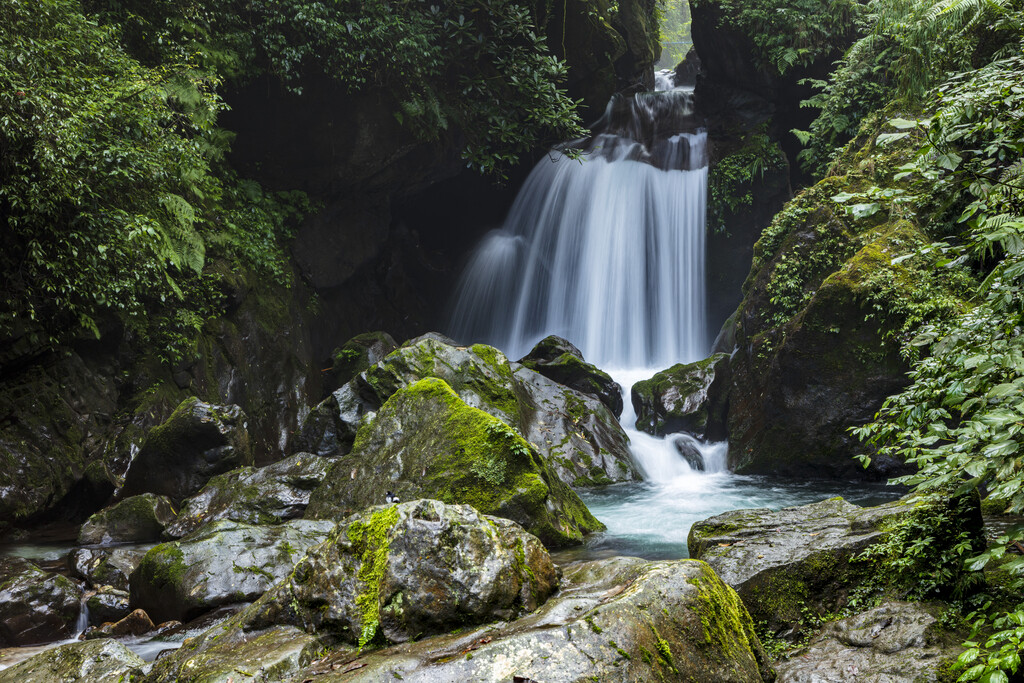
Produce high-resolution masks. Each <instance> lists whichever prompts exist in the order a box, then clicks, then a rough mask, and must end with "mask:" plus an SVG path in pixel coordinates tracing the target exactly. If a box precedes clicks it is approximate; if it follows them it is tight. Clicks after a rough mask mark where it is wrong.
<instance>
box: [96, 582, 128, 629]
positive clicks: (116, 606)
mask: <svg viewBox="0 0 1024 683" xmlns="http://www.w3.org/2000/svg"><path fill="white" fill-rule="evenodd" d="M85 605H86V607H88V608H89V623H91V624H103V623H106V622H108V621H109V622H115V621H119V620H121V619H123V618H125V617H126V616H128V614H129V613H130V612H131V608H130V607H129V606H128V591H127V590H118V589H116V588H111V587H110V586H104V587H103V588H101V589H100V590H98V591H96V592H95V593H94V594H92V595H90V596H89V597H88V598H87V599H86V601H85Z"/></svg>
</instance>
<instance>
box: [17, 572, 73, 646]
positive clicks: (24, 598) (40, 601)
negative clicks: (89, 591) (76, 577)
mask: <svg viewBox="0 0 1024 683" xmlns="http://www.w3.org/2000/svg"><path fill="white" fill-rule="evenodd" d="M81 597H82V589H81V588H79V586H78V585H77V584H76V583H75V582H74V581H72V580H71V579H69V578H67V577H65V576H61V575H60V574H53V573H50V572H46V571H43V570H42V569H40V568H39V567H37V566H36V565H35V564H33V563H31V562H29V561H28V560H23V559H21V558H15V557H3V556H0V647H11V646H15V645H18V646H20V645H34V644H36V643H48V642H52V641H54V640H64V639H66V638H70V637H71V636H72V635H73V629H74V625H75V621H76V619H77V618H78V614H79V612H80V611H81Z"/></svg>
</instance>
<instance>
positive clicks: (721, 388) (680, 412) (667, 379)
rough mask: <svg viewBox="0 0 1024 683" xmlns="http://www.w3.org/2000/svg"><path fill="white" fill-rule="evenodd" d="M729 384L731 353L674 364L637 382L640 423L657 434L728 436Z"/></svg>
mask: <svg viewBox="0 0 1024 683" xmlns="http://www.w3.org/2000/svg"><path fill="white" fill-rule="evenodd" d="M729 386H730V375H729V355H728V354H725V353H717V354H715V355H713V356H711V357H710V358H707V359H705V360H702V361H698V362H696V363H688V364H685V365H684V364H682V363H680V364H678V365H673V366H672V367H671V368H669V369H668V370H663V371H661V372H659V373H657V374H655V375H654V377H652V378H650V379H648V380H644V381H642V382H637V383H636V384H634V385H633V389H632V391H631V398H632V400H633V408H634V409H635V410H636V416H637V417H636V427H637V429H640V430H642V431H645V432H647V433H648V434H653V435H655V436H660V435H662V434H669V433H672V432H688V433H690V434H693V435H694V436H697V437H699V438H707V439H709V440H712V441H721V440H723V439H724V438H725V436H726V429H725V425H726V414H727V410H728V406H729Z"/></svg>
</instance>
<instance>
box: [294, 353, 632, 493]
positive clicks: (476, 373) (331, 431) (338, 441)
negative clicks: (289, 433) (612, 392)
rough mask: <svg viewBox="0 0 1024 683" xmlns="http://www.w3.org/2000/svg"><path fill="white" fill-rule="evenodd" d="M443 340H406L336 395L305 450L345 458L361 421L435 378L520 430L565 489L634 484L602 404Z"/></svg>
mask: <svg viewBox="0 0 1024 683" xmlns="http://www.w3.org/2000/svg"><path fill="white" fill-rule="evenodd" d="M444 339H445V338H443V337H440V335H433V334H428V335H424V336H423V337H420V338H418V339H416V340H412V341H411V342H406V345H403V346H402V348H400V349H398V350H396V351H394V352H392V353H391V354H389V355H388V356H387V357H386V358H385V359H384V360H382V361H381V362H379V363H377V364H376V365H374V366H372V367H370V368H368V369H367V370H365V371H364V372H361V373H360V374H358V375H356V377H355V378H354V379H352V380H351V381H350V382H348V383H347V384H345V385H344V386H342V387H341V388H340V389H338V390H337V391H336V392H334V393H333V394H332V395H331V396H330V397H328V398H327V399H325V400H324V401H323V402H322V403H321V404H320V405H319V406H317V407H316V408H314V409H313V411H312V412H311V413H310V415H309V417H308V418H307V420H306V422H305V423H304V424H303V430H302V437H301V441H302V443H303V444H304V445H305V447H306V448H308V449H309V450H310V451H312V452H314V453H317V454H319V455H325V456H330V455H342V454H345V453H348V452H349V451H350V450H351V448H352V444H353V442H354V441H355V437H356V432H357V430H358V429H359V425H360V423H361V421H362V419H363V418H364V417H366V416H367V415H369V414H371V413H374V412H376V411H377V410H379V409H380V407H381V406H382V405H384V402H385V401H387V399H388V398H389V397H391V396H392V395H393V394H394V393H395V392H396V391H398V390H399V389H401V388H403V387H408V386H410V385H412V384H415V383H416V382H418V381H419V380H421V379H426V378H438V379H442V380H444V381H445V382H446V383H447V384H448V385H449V386H450V387H451V388H452V389H453V390H454V391H455V393H456V394H458V396H459V398H461V399H462V400H463V401H464V402H465V403H466V404H468V405H470V406H472V407H474V408H479V409H480V410H482V411H484V412H486V413H488V414H490V415H492V416H493V417H495V418H497V419H499V420H501V421H502V422H504V423H505V424H507V425H509V426H510V427H514V428H516V429H518V430H519V431H520V433H522V434H523V435H524V436H525V437H526V439H527V441H529V442H531V443H532V444H533V445H534V446H536V447H537V450H538V451H539V452H540V454H541V455H542V456H544V458H545V459H546V460H547V461H548V462H549V463H550V464H551V466H552V467H553V468H554V471H555V473H556V474H557V475H558V476H559V478H560V479H562V481H564V482H565V483H567V484H570V485H573V486H589V485H595V484H609V483H613V482H620V481H632V480H635V479H638V478H639V475H638V474H637V472H636V469H635V467H634V465H633V461H632V457H631V455H630V453H629V439H628V437H627V436H626V434H625V432H623V431H622V428H621V426H620V425H619V423H618V421H617V420H616V418H615V415H614V414H613V413H612V412H611V411H610V410H609V409H608V408H607V407H606V406H605V405H604V404H603V403H601V401H599V400H597V399H596V398H594V397H592V396H590V395H587V394H582V393H580V392H578V391H575V390H574V389H571V388H569V387H566V386H563V385H561V384H558V383H557V382H555V381H553V380H550V379H548V378H547V377H544V376H543V375H541V374H538V373H536V372H534V371H532V370H530V369H528V368H526V367H524V366H522V365H519V364H518V363H510V362H509V360H508V359H507V358H506V357H505V355H504V354H503V353H501V351H499V350H497V349H495V348H493V347H490V346H486V345H484V344H474V345H473V346H470V347H461V346H456V345H455V343H454V342H451V340H448V341H447V342H446V341H444ZM448 342H450V343H448Z"/></svg>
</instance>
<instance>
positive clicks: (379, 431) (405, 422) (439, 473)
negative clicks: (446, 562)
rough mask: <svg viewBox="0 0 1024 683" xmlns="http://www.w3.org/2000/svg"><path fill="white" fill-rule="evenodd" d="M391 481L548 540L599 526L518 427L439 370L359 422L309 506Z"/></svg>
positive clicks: (357, 503)
mask: <svg viewBox="0 0 1024 683" xmlns="http://www.w3.org/2000/svg"><path fill="white" fill-rule="evenodd" d="M389 490H390V491H394V492H395V493H396V494H398V495H399V496H400V497H401V498H402V499H404V500H409V499H414V498H436V499H438V500H442V501H444V502H446V503H453V504H454V503H465V504H469V505H472V506H473V507H474V508H476V509H477V510H479V511H480V512H482V513H484V514H493V515H497V516H500V517H507V518H509V519H512V520H514V521H516V522H518V523H520V524H522V525H523V526H524V527H525V528H526V529H527V530H528V531H531V532H532V533H534V534H536V535H537V536H539V537H540V538H541V540H543V541H544V542H545V543H548V544H551V545H566V544H568V543H576V542H579V541H581V540H582V537H583V534H584V533H587V532H589V531H594V530H598V529H602V528H604V527H603V525H602V524H601V523H600V522H598V521H597V520H596V519H594V517H593V516H592V515H591V514H590V512H589V511H588V510H587V509H586V506H585V505H584V504H583V502H582V501H581V500H580V499H579V497H578V496H577V495H576V494H575V493H574V492H573V491H572V490H571V489H570V488H569V487H568V486H567V485H565V484H564V483H563V482H562V481H561V480H560V479H559V478H558V477H557V476H555V475H554V473H552V472H551V470H550V468H549V467H548V466H547V465H546V463H545V462H544V459H543V458H542V457H541V456H540V454H539V453H538V452H537V451H536V449H534V448H533V446H531V445H530V444H529V443H527V442H526V440H524V439H523V437H522V436H521V435H519V434H518V433H517V432H516V431H515V430H514V429H512V428H511V427H509V426H508V425H507V424H505V423H504V422H502V421H501V420H499V419H497V418H495V417H493V416H492V415H490V414H488V413H486V412H484V411H483V410H480V409H477V408H474V407H472V406H469V405H467V404H466V403H465V402H463V401H462V400H461V399H460V398H459V397H458V395H456V393H455V392H454V391H453V390H452V388H451V387H449V386H448V384H446V383H445V382H444V381H442V380H439V379H424V380H420V381H419V382H416V383H415V384H412V385H411V386H408V387H405V388H403V389H400V390H399V391H397V392H396V393H395V394H394V395H393V396H391V398H389V399H388V400H387V401H386V402H385V403H384V405H383V406H382V407H381V409H380V410H379V411H378V412H377V414H376V415H375V417H374V418H373V419H372V420H369V421H367V422H366V423H364V424H363V426H362V427H361V428H360V430H359V433H358V435H357V437H356V441H355V445H354V447H353V449H352V452H351V453H350V454H349V455H348V456H347V457H346V458H345V459H344V460H343V461H341V462H339V463H338V464H337V465H336V466H335V467H334V468H333V469H332V470H331V471H330V473H329V474H328V476H327V478H326V480H325V481H324V483H323V484H322V485H321V486H320V487H319V488H317V489H316V490H315V491H314V492H313V495H312V497H311V499H310V505H309V508H308V510H307V516H308V517H312V518H317V519H324V518H330V519H337V518H338V517H341V516H344V515H345V514H346V512H347V511H354V510H358V509H361V508H363V507H366V506H367V505H372V504H374V503H379V502H381V501H382V500H383V497H384V494H385V492H387V491H389Z"/></svg>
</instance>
